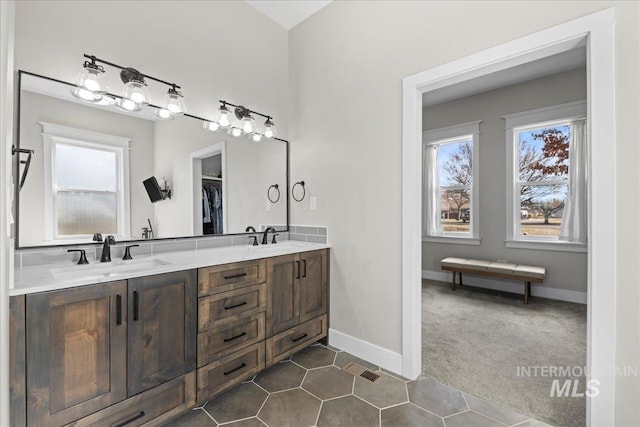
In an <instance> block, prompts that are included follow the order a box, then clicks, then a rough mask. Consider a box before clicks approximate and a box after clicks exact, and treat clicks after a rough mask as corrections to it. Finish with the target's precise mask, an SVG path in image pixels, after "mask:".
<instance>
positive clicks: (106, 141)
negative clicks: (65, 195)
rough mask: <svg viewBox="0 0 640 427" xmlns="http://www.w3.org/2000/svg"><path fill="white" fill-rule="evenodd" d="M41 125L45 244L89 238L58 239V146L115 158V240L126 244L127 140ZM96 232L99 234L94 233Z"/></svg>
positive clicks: (87, 236)
mask: <svg viewBox="0 0 640 427" xmlns="http://www.w3.org/2000/svg"><path fill="white" fill-rule="evenodd" d="M39 123H40V125H42V138H43V139H42V142H43V155H44V175H43V181H44V182H43V184H44V214H45V216H44V218H45V219H44V221H45V223H44V231H45V240H46V241H49V242H52V243H59V244H68V243H86V242H87V239H91V237H92V236H93V234H77V235H69V236H67V235H59V234H58V213H57V206H56V195H57V190H56V189H55V188H54V186H55V185H56V178H55V176H56V175H55V174H56V161H55V160H56V159H55V152H54V150H55V147H56V145H58V144H64V145H71V146H76V147H82V148H92V149H99V150H102V151H110V152H113V153H115V155H116V167H117V170H116V178H117V185H116V206H117V211H116V228H117V231H116V233H115V234H114V238H115V239H116V240H129V239H130V237H131V212H130V196H129V185H128V183H129V144H130V142H131V140H130V139H128V138H123V137H119V136H114V135H108V134H104V133H99V132H93V131H88V130H83V129H77V128H73V127H69V126H62V125H58V124H53V123H46V122H39ZM96 232H99V230H97V231H96Z"/></svg>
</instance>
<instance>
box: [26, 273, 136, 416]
mask: <svg viewBox="0 0 640 427" xmlns="http://www.w3.org/2000/svg"><path fill="white" fill-rule="evenodd" d="M126 300H127V285H126V282H124V281H121V282H112V283H103V284H99V285H93V286H83V287H81V288H73V289H68V290H61V291H55V292H44V293H40V294H34V295H28V296H27V316H26V319H27V334H26V336H27V343H26V348H27V349H28V351H27V408H28V409H27V417H28V420H29V425H34V426H59V425H63V424H66V423H68V422H71V421H73V420H76V419H78V418H81V417H84V416H86V415H89V414H91V413H93V412H96V411H98V410H100V409H103V408H106V407H107V406H110V405H113V404H114V403H117V402H119V401H121V400H123V399H124V398H125V397H126V368H127V359H126V344H127V342H126V337H127V329H126V328H127V326H126V320H125V318H124V313H123V312H122V311H121V310H123V309H124V307H126Z"/></svg>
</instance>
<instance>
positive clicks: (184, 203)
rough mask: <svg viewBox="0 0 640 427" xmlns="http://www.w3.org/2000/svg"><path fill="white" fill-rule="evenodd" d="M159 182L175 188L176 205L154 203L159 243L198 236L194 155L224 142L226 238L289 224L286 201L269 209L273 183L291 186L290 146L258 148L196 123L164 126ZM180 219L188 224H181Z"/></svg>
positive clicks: (159, 138)
mask: <svg viewBox="0 0 640 427" xmlns="http://www.w3.org/2000/svg"><path fill="white" fill-rule="evenodd" d="M154 141H155V148H154V155H155V159H154V165H155V176H156V178H158V179H161V178H162V177H164V178H165V179H166V180H167V182H169V183H170V186H171V193H172V194H171V199H166V200H162V201H159V202H157V203H154V207H155V216H156V224H155V225H154V231H155V232H156V234H155V236H156V237H178V236H190V235H192V234H193V233H192V226H191V222H190V221H189V219H190V218H191V212H192V210H191V209H192V200H193V199H192V194H193V193H192V192H191V183H192V182H193V175H192V170H191V163H192V160H191V154H192V153H194V152H196V151H200V150H202V149H204V148H207V147H210V146H213V145H215V144H217V143H219V142H221V141H227V144H226V159H225V162H226V176H223V177H222V178H223V180H225V182H226V196H224V195H223V197H224V198H225V200H226V201H227V204H226V207H225V208H224V213H225V215H227V224H228V229H226V230H225V233H227V234H228V233H244V230H245V228H246V227H247V225H250V224H252V225H254V226H255V227H256V228H257V227H258V225H259V224H268V223H270V224H283V223H285V222H286V209H285V204H284V198H282V199H281V200H280V203H278V204H277V205H275V206H274V208H273V209H272V210H271V211H267V210H266V208H265V200H266V198H267V188H268V187H269V185H270V183H280V186H281V187H282V188H284V187H285V186H286V176H287V174H286V146H285V144H284V143H282V142H279V141H268V140H263V141H264V142H260V143H256V142H253V141H251V140H249V139H248V138H233V137H231V136H229V135H227V134H226V133H224V132H215V133H212V132H209V131H206V130H204V129H203V128H202V124H201V122H200V121H197V120H193V119H185V120H174V121H158V122H156V123H155V132H154ZM176 218H183V219H184V220H182V221H176ZM247 241H248V240H247Z"/></svg>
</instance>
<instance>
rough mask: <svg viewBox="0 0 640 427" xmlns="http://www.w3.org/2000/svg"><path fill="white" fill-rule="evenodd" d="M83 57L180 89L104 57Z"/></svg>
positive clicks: (85, 55)
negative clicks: (106, 59)
mask: <svg viewBox="0 0 640 427" xmlns="http://www.w3.org/2000/svg"><path fill="white" fill-rule="evenodd" d="M84 57H85V58H87V59H90V60H91V63H92V64H95V63H96V62H100V63H102V64H105V65H109V66H111V67H114V68H118V69H120V70H127V71H134V72H135V73H137V74H138V75H139V76H140V77H142V78H145V79H150V80H154V81H156V82H158V83H162V84H165V85H167V86H171V87H172V88H173V89H174V90H175V89H180V86H178V85H177V84H175V83H169V82H168V81H166V80H162V79H159V78H157V77H153V76H150V75H148V74H143V73H141V72H139V71H138V70H136V69H135V68H130V67H123V66H122V65H118V64H114V63H113V62H109V61H105V60H104V59H101V58H97V57H96V56H95V55H87V54H86V53H85V54H84ZM229 105H231V104H229Z"/></svg>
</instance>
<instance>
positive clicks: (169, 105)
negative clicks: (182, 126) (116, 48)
mask: <svg viewBox="0 0 640 427" xmlns="http://www.w3.org/2000/svg"><path fill="white" fill-rule="evenodd" d="M84 57H85V58H87V59H89V60H90V61H85V63H84V66H83V70H82V71H81V72H80V73H79V74H78V76H77V78H76V86H75V87H73V88H72V89H71V93H72V94H73V95H74V96H76V97H77V98H80V99H82V100H85V101H88V102H93V103H99V102H100V101H102V98H103V96H104V95H105V94H106V93H107V85H106V77H105V75H104V74H105V71H104V67H102V66H101V65H98V64H97V62H100V63H103V64H106V65H109V66H111V67H114V68H118V69H120V79H121V80H122V82H123V83H124V93H123V94H122V97H121V98H118V99H117V100H115V102H114V103H115V105H116V106H117V107H118V108H120V109H122V110H124V111H127V112H135V111H140V110H142V107H144V106H145V105H147V104H149V102H150V99H149V89H148V87H147V82H146V81H145V79H149V80H153V81H156V82H158V83H162V84H165V85H167V86H169V90H168V91H167V94H166V95H165V98H164V103H163V105H162V107H160V108H158V109H156V111H155V113H154V115H155V116H156V117H157V118H159V119H172V118H174V117H176V116H179V115H182V114H184V113H185V112H186V111H187V108H186V105H185V102H184V97H183V96H182V92H180V90H179V89H180V86H178V85H177V84H175V83H170V82H167V81H165V80H161V79H158V78H156V77H152V76H150V75H148V74H143V73H141V72H140V71H138V70H136V69H135V68H131V67H123V66H120V65H118V64H114V63H113V62H109V61H105V60H103V59H100V58H96V57H95V56H93V55H87V54H85V55H84ZM112 103H113V102H112ZM101 105H103V104H101Z"/></svg>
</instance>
